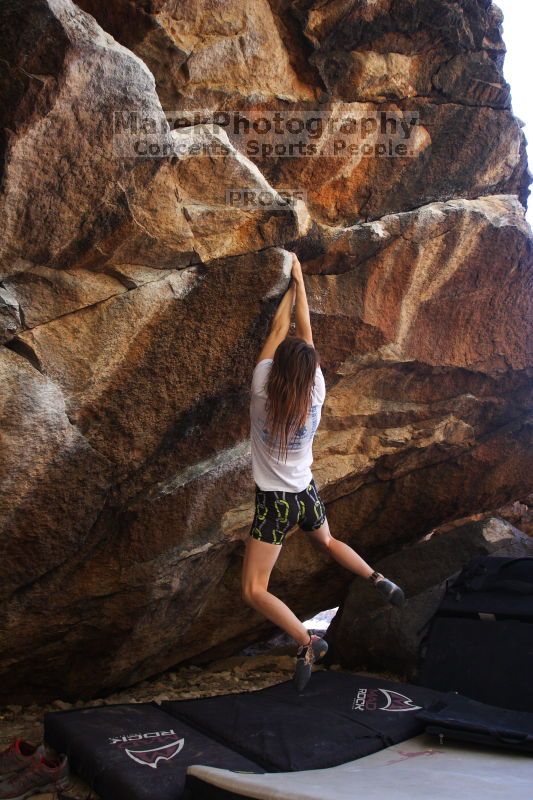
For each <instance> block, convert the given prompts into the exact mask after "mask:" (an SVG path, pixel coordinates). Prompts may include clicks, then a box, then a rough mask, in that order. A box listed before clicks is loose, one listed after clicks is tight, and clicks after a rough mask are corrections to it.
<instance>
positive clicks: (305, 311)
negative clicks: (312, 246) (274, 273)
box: [292, 253, 314, 347]
mask: <svg viewBox="0 0 533 800" xmlns="http://www.w3.org/2000/svg"><path fill="white" fill-rule="evenodd" d="M292 275H293V278H294V282H295V284H296V336H299V337H300V339H304V340H305V341H306V342H307V343H308V344H310V345H313V347H314V343H313V331H312V330H311V317H310V315H309V306H308V304H307V295H306V293H305V283H304V278H303V274H302V266H301V264H300V262H299V261H298V257H297V256H296V254H295V253H293V254H292Z"/></svg>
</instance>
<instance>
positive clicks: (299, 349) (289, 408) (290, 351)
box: [265, 336, 319, 461]
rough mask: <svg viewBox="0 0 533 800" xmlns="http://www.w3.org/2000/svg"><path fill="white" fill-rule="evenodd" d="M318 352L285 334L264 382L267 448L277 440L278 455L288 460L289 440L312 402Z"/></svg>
mask: <svg viewBox="0 0 533 800" xmlns="http://www.w3.org/2000/svg"><path fill="white" fill-rule="evenodd" d="M318 364H319V358H318V353H317V351H316V350H315V348H314V347H313V345H311V344H308V343H307V342H306V341H305V340H304V339H300V337H298V336H286V337H285V339H283V341H281V342H280V343H279V345H278V346H277V348H276V351H275V353H274V358H273V362H272V366H271V368H270V372H269V375H268V379H267V382H266V393H267V400H266V403H265V410H266V414H267V428H268V430H269V437H270V438H269V448H270V449H271V450H272V449H273V447H274V444H275V442H276V440H277V442H278V459H279V458H280V456H281V454H282V453H283V458H284V460H285V461H286V460H287V453H288V446H289V443H290V441H291V439H292V437H293V436H294V434H295V433H296V431H297V430H298V429H299V428H300V427H301V426H302V425H303V424H304V423H305V420H306V418H307V415H308V413H309V408H310V405H311V394H312V391H313V385H314V382H315V373H316V368H317V367H318Z"/></svg>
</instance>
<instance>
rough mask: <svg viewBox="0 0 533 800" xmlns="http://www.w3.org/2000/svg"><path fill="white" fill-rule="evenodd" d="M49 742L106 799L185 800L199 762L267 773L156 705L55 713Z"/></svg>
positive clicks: (48, 717)
mask: <svg viewBox="0 0 533 800" xmlns="http://www.w3.org/2000/svg"><path fill="white" fill-rule="evenodd" d="M44 740H45V742H46V743H47V744H49V745H50V746H51V747H53V748H54V749H55V750H56V751H57V752H59V753H66V754H67V756H68V759H69V763H70V766H71V768H72V770H73V771H74V772H75V773H76V774H77V775H79V776H80V777H81V778H82V779H83V780H84V781H85V782H86V783H87V784H88V785H89V786H90V787H91V788H92V789H93V790H94V791H95V792H96V793H97V794H98V795H99V796H100V797H101V798H103V800H155V798H157V800H179V798H181V797H182V796H183V789H184V785H185V774H186V769H187V767H188V766H189V765H190V764H195V763H196V764H197V763H201V764H206V765H211V766H215V767H225V768H226V769H232V770H246V771H252V772H262V771H263V770H262V768H261V767H259V766H258V765H257V764H254V763H252V762H251V761H250V760H248V759H246V758H244V757H243V756H241V755H239V754H238V753H235V752H233V751H232V750H230V749H228V748H227V747H224V746H223V745H221V744H219V743H218V742H215V741H213V740H212V739H210V738H208V737H207V736H204V735H203V734H201V733H199V732H198V731H196V730H194V729H193V728H191V727H190V726H189V725H187V724H186V723H184V722H181V721H179V720H178V719H177V718H176V717H172V716H170V715H169V714H166V713H165V712H164V711H162V710H161V709H160V707H159V706H158V705H157V704H156V703H125V704H118V705H101V706H94V707H91V708H82V709H71V710H68V711H50V712H47V713H46V714H45V715H44Z"/></svg>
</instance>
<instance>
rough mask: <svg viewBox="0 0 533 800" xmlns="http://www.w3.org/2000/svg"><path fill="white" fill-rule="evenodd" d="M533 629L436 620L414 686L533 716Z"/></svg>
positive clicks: (513, 623)
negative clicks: (532, 670)
mask: <svg viewBox="0 0 533 800" xmlns="http://www.w3.org/2000/svg"><path fill="white" fill-rule="evenodd" d="M532 664H533V625H532V624H531V623H528V622H520V621H517V620H509V619H506V620H475V619H459V618H457V617H436V618H435V619H434V620H433V622H432V625H431V629H430V633H429V636H428V645H427V654H426V657H425V660H424V662H423V664H422V666H421V668H420V670H419V673H418V675H417V676H416V684H417V685H421V686H426V687H429V688H431V689H437V690H439V691H454V692H460V694H463V695H466V696H467V697H471V698H472V699H473V700H478V701H479V702H481V703H487V704H489V705H493V706H501V707H502V708H509V709H515V710H517V711H530V712H533V690H532V688H531V675H532V672H531V666H532Z"/></svg>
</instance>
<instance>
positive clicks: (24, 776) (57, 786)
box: [0, 755, 72, 800]
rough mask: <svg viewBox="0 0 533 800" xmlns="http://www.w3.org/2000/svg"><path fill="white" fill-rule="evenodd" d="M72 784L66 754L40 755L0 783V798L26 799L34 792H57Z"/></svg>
mask: <svg viewBox="0 0 533 800" xmlns="http://www.w3.org/2000/svg"><path fill="white" fill-rule="evenodd" d="M71 785H72V781H71V777H70V770H69V766H68V759H67V756H66V755H61V756H58V757H57V756H56V757H50V756H43V755H41V756H40V758H39V759H37V758H35V759H30V761H29V763H28V764H27V765H26V767H25V768H24V769H22V770H20V771H19V772H13V773H12V774H11V775H10V776H9V777H8V778H5V779H4V780H3V781H2V782H1V783H0V800H26V798H27V797H32V796H33V795H34V794H43V793H45V792H57V791H61V790H63V789H69V788H70V786H71Z"/></svg>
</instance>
